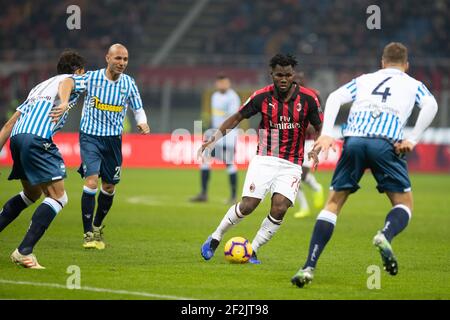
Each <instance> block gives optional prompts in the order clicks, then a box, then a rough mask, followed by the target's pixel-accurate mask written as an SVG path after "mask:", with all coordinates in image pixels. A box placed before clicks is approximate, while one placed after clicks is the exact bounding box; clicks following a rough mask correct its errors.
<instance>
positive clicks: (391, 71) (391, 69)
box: [380, 67, 404, 74]
mask: <svg viewBox="0 0 450 320" xmlns="http://www.w3.org/2000/svg"><path fill="white" fill-rule="evenodd" d="M380 71H381V72H384V73H398V74H403V73H404V72H403V71H402V70H400V69H397V68H389V67H388V68H384V69H380Z"/></svg>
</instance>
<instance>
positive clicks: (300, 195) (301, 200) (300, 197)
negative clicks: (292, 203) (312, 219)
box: [297, 188, 309, 210]
mask: <svg viewBox="0 0 450 320" xmlns="http://www.w3.org/2000/svg"><path fill="white" fill-rule="evenodd" d="M297 199H298V203H299V204H300V209H305V210H309V205H308V200H306V197H305V193H304V192H303V190H302V188H300V189H298V193H297Z"/></svg>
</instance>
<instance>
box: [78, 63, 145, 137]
mask: <svg viewBox="0 0 450 320" xmlns="http://www.w3.org/2000/svg"><path fill="white" fill-rule="evenodd" d="M83 79H84V81H85V82H86V97H85V99H84V105H83V113H82V115H81V124H80V130H81V132H83V133H86V134H90V135H95V136H117V135H121V134H122V131H123V121H124V119H125V116H126V112H127V107H128V106H130V107H131V109H133V110H139V109H141V108H142V100H141V96H140V94H139V90H138V88H137V86H136V84H135V82H134V79H133V78H132V77H130V76H128V75H126V74H122V75H120V77H119V79H118V80H117V81H112V80H109V79H108V78H107V77H106V70H105V69H100V70H95V71H90V72H87V73H86V74H85V75H84V76H83Z"/></svg>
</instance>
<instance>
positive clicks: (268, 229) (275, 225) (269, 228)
mask: <svg viewBox="0 0 450 320" xmlns="http://www.w3.org/2000/svg"><path fill="white" fill-rule="evenodd" d="M281 222H282V220H277V219H274V218H273V217H272V216H271V215H270V214H269V215H268V216H267V217H266V218H265V219H264V220H263V222H262V223H261V227H260V228H259V230H258V232H257V233H256V236H255V238H254V239H253V241H252V249H253V252H255V253H256V252H257V251H258V249H259V247H261V246H262V245H263V244H266V243H267V242H268V241H269V240H270V239H272V237H273V235H274V234H275V232H277V231H278V229H280V225H281Z"/></svg>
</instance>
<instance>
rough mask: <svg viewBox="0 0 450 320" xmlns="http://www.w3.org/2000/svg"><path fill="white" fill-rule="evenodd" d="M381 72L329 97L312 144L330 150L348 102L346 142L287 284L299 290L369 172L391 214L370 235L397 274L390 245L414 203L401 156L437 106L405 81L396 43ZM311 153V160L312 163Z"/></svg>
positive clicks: (404, 55)
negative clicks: (412, 119)
mask: <svg viewBox="0 0 450 320" xmlns="http://www.w3.org/2000/svg"><path fill="white" fill-rule="evenodd" d="M381 63H382V69H380V70H379V71H377V72H374V73H369V74H364V75H362V76H360V77H358V78H356V79H353V80H352V81H350V82H349V83H347V84H346V85H344V86H342V87H341V88H339V89H338V90H336V91H334V92H333V93H331V94H330V96H329V97H328V100H327V103H326V108H325V119H324V125H323V130H322V133H321V136H320V137H319V138H318V139H317V141H316V142H315V144H314V151H315V152H316V153H317V154H318V153H319V152H320V151H323V152H325V157H327V154H328V150H329V148H332V149H334V144H335V140H334V138H332V132H333V131H332V129H333V126H334V122H335V120H336V116H337V114H338V112H339V108H340V107H341V105H343V104H345V103H349V102H353V105H352V107H351V109H350V114H349V116H348V120H347V126H346V128H345V130H344V137H345V142H344V146H343V149H342V154H341V157H340V159H339V161H338V163H337V166H336V170H335V172H334V175H333V179H332V181H331V188H330V189H331V191H330V194H329V196H328V200H327V203H326V205H325V208H324V209H323V210H322V211H321V212H320V214H319V216H318V217H317V221H316V225H315V227H314V230H313V234H312V237H311V242H310V245H309V254H308V258H307V260H306V262H305V264H304V266H303V267H302V268H301V269H300V270H299V271H298V272H297V273H296V274H295V276H294V277H293V278H292V279H291V281H292V283H293V284H295V285H297V286H299V287H303V286H304V285H305V284H307V283H309V282H311V281H312V279H313V271H314V268H315V267H316V264H317V261H318V259H319V257H320V254H321V252H322V251H323V249H324V248H325V245H326V244H327V242H328V241H329V240H330V238H331V235H332V233H333V230H334V226H335V224H336V220H337V216H338V214H339V212H340V211H341V209H342V207H343V205H344V203H345V201H346V200H347V198H348V196H349V195H350V194H351V193H353V192H356V191H357V190H358V189H359V185H358V183H359V181H360V179H361V177H362V175H363V174H364V170H365V169H367V168H369V169H370V170H371V171H372V174H373V176H374V178H375V180H376V181H377V189H378V191H379V192H385V193H386V195H387V197H388V198H389V200H390V202H391V204H392V209H391V210H390V211H389V213H388V214H387V216H386V220H385V225H384V228H383V229H382V230H381V231H378V233H377V234H376V235H375V237H374V239H373V244H374V245H375V246H376V247H377V248H378V250H379V252H380V254H381V259H382V261H383V265H384V268H385V270H386V271H387V272H389V274H391V275H396V274H397V272H398V264H397V259H396V257H395V255H394V252H393V249H392V246H391V242H392V240H393V238H394V237H395V236H396V235H398V234H399V233H400V232H401V231H402V230H404V229H405V228H406V226H407V225H408V222H409V220H410V219H411V214H412V209H413V198H412V192H411V182H410V180H409V176H408V168H407V164H406V160H405V155H404V154H405V153H406V152H411V151H412V150H413V149H414V146H415V145H416V144H417V142H418V141H419V139H420V137H421V135H422V134H423V132H424V131H425V129H426V128H427V127H428V126H429V125H430V124H431V122H432V120H433V118H434V116H435V115H436V112H437V103H436V100H435V99H434V97H433V95H432V94H431V93H430V92H429V91H428V89H427V88H426V87H425V85H424V84H423V83H421V82H420V81H417V80H416V79H414V78H412V77H410V76H408V75H407V74H406V71H407V70H408V67H409V63H408V50H407V48H406V47H405V46H404V45H403V44H401V43H397V42H393V43H390V44H388V45H387V46H386V47H385V48H384V50H383V56H382V60H381ZM415 105H417V106H418V107H419V108H420V109H421V110H420V113H419V116H418V118H417V121H416V124H415V126H414V129H413V131H412V133H411V134H410V135H409V136H407V137H405V136H404V133H403V128H404V126H405V124H406V121H407V119H408V117H409V116H410V114H411V111H412V109H413V108H414V106H415ZM317 154H316V161H317Z"/></svg>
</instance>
